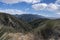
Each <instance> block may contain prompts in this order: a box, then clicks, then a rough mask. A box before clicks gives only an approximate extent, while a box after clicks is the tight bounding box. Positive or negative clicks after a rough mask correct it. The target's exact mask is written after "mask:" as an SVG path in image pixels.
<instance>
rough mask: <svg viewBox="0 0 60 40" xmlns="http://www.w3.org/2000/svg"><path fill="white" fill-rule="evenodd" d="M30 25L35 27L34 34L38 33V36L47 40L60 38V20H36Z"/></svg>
mask: <svg viewBox="0 0 60 40" xmlns="http://www.w3.org/2000/svg"><path fill="white" fill-rule="evenodd" d="M30 24H31V25H32V26H34V27H33V32H34V33H36V34H37V35H38V36H42V37H43V39H45V40H49V39H51V38H53V39H54V40H55V39H56V40H58V39H59V37H60V20H59V19H56V20H55V19H53V20H50V19H44V20H35V21H33V22H31V23H30ZM36 25H37V26H36ZM40 34H41V35H40Z"/></svg>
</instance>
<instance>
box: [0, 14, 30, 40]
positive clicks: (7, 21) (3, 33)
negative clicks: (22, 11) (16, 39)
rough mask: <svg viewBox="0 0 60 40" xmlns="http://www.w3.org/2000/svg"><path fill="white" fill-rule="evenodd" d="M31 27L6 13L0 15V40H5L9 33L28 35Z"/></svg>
mask: <svg viewBox="0 0 60 40" xmlns="http://www.w3.org/2000/svg"><path fill="white" fill-rule="evenodd" d="M29 31H31V26H30V25H29V24H27V23H25V22H22V21H21V20H18V19H17V18H16V17H15V16H12V15H10V14H7V13H0V40H4V39H6V37H7V35H8V34H9V33H23V34H24V33H28V32H29Z"/></svg>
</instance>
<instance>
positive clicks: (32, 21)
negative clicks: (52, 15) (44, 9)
mask: <svg viewBox="0 0 60 40" xmlns="http://www.w3.org/2000/svg"><path fill="white" fill-rule="evenodd" d="M59 38H60V19H49V18H46V17H44V16H40V15H32V14H23V15H11V14H7V13H0V40H53V39H54V40H58V39H59Z"/></svg>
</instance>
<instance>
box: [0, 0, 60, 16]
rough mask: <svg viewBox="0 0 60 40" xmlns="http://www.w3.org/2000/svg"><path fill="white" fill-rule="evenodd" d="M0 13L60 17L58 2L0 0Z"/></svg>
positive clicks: (59, 3) (48, 0)
mask: <svg viewBox="0 0 60 40" xmlns="http://www.w3.org/2000/svg"><path fill="white" fill-rule="evenodd" d="M0 12H6V13H9V14H37V15H43V16H46V17H60V0H0Z"/></svg>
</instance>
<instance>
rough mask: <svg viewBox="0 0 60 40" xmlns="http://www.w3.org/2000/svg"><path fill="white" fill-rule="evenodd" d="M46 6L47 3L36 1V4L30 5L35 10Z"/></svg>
mask: <svg viewBox="0 0 60 40" xmlns="http://www.w3.org/2000/svg"><path fill="white" fill-rule="evenodd" d="M46 7H47V4H45V3H38V4H34V5H32V8H34V9H35V10H43V9H45V8H46Z"/></svg>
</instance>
